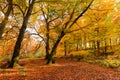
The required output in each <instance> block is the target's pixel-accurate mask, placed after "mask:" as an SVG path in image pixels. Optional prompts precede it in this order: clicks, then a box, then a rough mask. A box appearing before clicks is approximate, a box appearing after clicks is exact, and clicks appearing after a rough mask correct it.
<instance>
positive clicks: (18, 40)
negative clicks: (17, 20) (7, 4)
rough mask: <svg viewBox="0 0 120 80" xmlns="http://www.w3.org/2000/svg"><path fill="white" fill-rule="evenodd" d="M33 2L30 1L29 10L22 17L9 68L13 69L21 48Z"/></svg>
mask: <svg viewBox="0 0 120 80" xmlns="http://www.w3.org/2000/svg"><path fill="white" fill-rule="evenodd" d="M34 1H35V0H32V2H31V3H29V8H28V10H27V13H26V15H25V16H24V17H23V24H22V27H21V29H20V32H19V35H18V39H17V41H16V44H15V48H14V52H13V56H12V60H11V62H10V65H9V68H13V66H14V63H15V62H17V58H18V57H19V53H20V46H21V43H22V40H23V38H24V33H25V30H26V28H27V24H28V20H29V17H30V15H31V13H32V9H33V4H34Z"/></svg>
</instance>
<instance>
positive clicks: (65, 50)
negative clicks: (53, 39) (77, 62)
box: [64, 41, 67, 56]
mask: <svg viewBox="0 0 120 80" xmlns="http://www.w3.org/2000/svg"><path fill="white" fill-rule="evenodd" d="M64 56H67V43H66V41H64Z"/></svg>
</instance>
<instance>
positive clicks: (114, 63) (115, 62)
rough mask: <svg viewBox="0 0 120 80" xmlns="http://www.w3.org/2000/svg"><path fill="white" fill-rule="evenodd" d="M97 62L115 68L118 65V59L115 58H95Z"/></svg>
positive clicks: (119, 65)
mask: <svg viewBox="0 0 120 80" xmlns="http://www.w3.org/2000/svg"><path fill="white" fill-rule="evenodd" d="M96 62H97V63H98V64H100V65H102V66H106V67H111V68H117V67H120V61H119V60H117V59H105V60H97V61H96Z"/></svg>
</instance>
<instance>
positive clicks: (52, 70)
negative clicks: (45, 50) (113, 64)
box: [0, 58, 120, 80]
mask: <svg viewBox="0 0 120 80" xmlns="http://www.w3.org/2000/svg"><path fill="white" fill-rule="evenodd" d="M45 62H46V61H45V60H43V59H21V60H20V61H19V64H21V65H22V66H16V67H15V68H14V69H0V80H120V68H107V67H101V66H99V65H96V64H88V63H85V62H75V61H71V59H65V58H57V59H56V64H52V65H45Z"/></svg>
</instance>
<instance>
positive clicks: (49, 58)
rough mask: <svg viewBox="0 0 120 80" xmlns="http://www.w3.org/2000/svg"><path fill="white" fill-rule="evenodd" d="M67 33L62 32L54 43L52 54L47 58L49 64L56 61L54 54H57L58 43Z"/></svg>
mask: <svg viewBox="0 0 120 80" xmlns="http://www.w3.org/2000/svg"><path fill="white" fill-rule="evenodd" d="M64 35H65V33H64V31H62V32H61V35H60V36H59V38H58V40H57V41H56V43H55V44H54V46H53V48H52V50H51V52H50V54H49V57H48V59H47V64H53V63H54V62H55V61H54V60H53V56H54V55H55V52H56V48H57V46H58V44H59V43H60V41H61V39H62V38H63V37H64Z"/></svg>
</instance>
